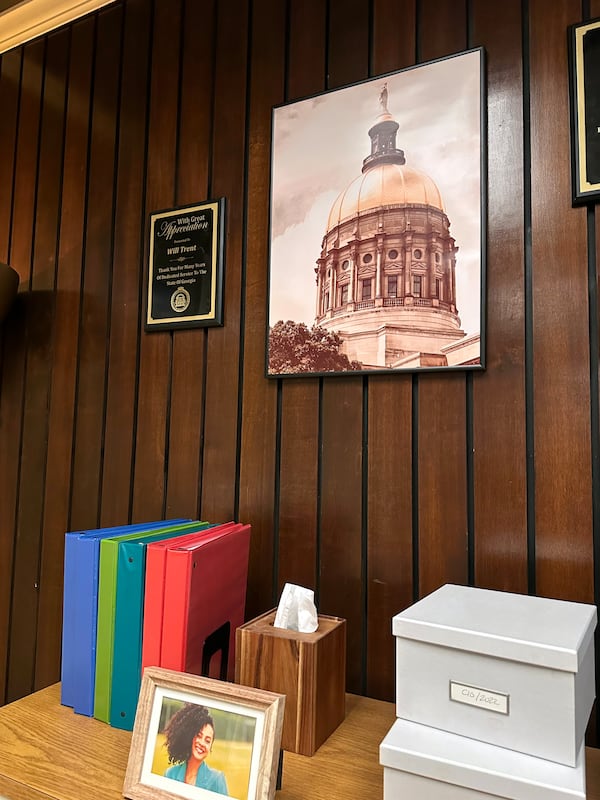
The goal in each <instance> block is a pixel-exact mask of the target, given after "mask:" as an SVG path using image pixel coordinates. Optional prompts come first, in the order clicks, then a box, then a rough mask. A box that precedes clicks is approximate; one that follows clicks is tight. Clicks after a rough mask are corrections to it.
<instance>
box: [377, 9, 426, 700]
mask: <svg viewBox="0 0 600 800" xmlns="http://www.w3.org/2000/svg"><path fill="white" fill-rule="evenodd" d="M415 24H416V11H415V2H414V0H404V2H402V3H391V2H390V0H376V2H375V3H374V14H373V56H372V64H373V72H374V73H375V74H378V73H382V72H390V71H392V70H396V69H402V68H403V67H406V66H409V65H411V64H412V63H413V62H414V55H415V44H416V37H415ZM398 102H399V101H398ZM395 110H396V112H399V111H400V107H399V106H396V109H395ZM399 146H400V147H401V146H402V145H401V143H400V144H399ZM368 403H369V416H368V426H369V433H368V436H369V445H368V527H367V535H368V551H367V569H368V574H367V580H368V584H367V586H368V595H367V615H368V616H367V623H368V627H367V685H366V690H367V694H369V695H370V696H372V697H378V698H380V699H385V700H393V699H394V697H395V676H396V672H395V666H396V659H395V654H394V638H393V636H392V626H391V618H392V617H393V616H394V614H397V613H398V612H399V611H401V610H402V609H404V608H406V607H407V606H409V605H410V604H411V602H412V599H413V580H412V566H411V565H412V556H413V553H412V550H413V547H412V378H411V377H410V376H409V375H394V376H392V377H389V378H388V377H373V378H369V398H368Z"/></svg>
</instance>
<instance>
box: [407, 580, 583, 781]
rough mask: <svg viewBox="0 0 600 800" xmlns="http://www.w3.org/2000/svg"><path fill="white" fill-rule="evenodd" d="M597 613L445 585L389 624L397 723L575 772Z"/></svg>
mask: <svg viewBox="0 0 600 800" xmlns="http://www.w3.org/2000/svg"><path fill="white" fill-rule="evenodd" d="M595 627H596V607H595V606H591V605H585V604H583V603H570V602H565V601H561V600H548V599H545V598H541V597H529V596H526V595H519V594H509V593H508V592H494V591H489V590H486V589H474V588H471V587H468V586H454V585H452V584H447V585H446V586H442V588H441V589H438V590H437V591H436V592H433V594H430V595H429V596H428V597H425V598H424V599H423V600H420V601H419V602H418V603H415V604H414V605H413V606H411V607H410V608H408V609H406V611H403V612H402V613H401V614H398V615H396V616H395V617H394V618H393V620H392V630H393V633H394V635H395V636H396V637H397V638H396V659H397V660H396V713H397V715H398V716H399V717H403V718H404V719H408V720H412V721H413V722H420V723H423V724H425V725H431V726H433V727H435V728H440V729H441V730H445V731H450V732H453V733H458V734H461V735H463V736H469V737H471V738H473V739H480V740H481V741H484V742H490V743H491V744H496V745H499V746H501V747H508V748H511V749H513V750H518V751H520V752H522V753H526V754H528V755H532V756H538V757H539V758H546V759H550V760H551V761H557V762H559V763H561V764H567V765H569V766H571V767H572V766H574V765H575V763H576V761H577V757H578V754H579V750H580V748H581V745H582V743H583V740H584V734H585V729H586V726H587V722H588V719H589V715H590V711H591V708H592V704H593V701H594V697H595V686H594V641H593V634H594V629H595Z"/></svg>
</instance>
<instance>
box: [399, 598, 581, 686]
mask: <svg viewBox="0 0 600 800" xmlns="http://www.w3.org/2000/svg"><path fill="white" fill-rule="evenodd" d="M596 619H597V614H596V606H592V605H586V604H584V603H572V602H568V601H565V600H549V599H547V598H545V597H531V596H529V595H522V594H511V593H509V592H495V591H491V590H489V589H475V588H473V587H471V586H456V585H454V584H449V583H448V584H446V585H445V586H442V587H441V588H440V589H438V590H437V591H435V592H433V593H432V594H430V595H428V596H427V597H424V598H423V599H422V600H419V602H417V603H415V604H414V605H413V606H411V607H410V608H407V609H406V610H405V611H402V612H401V613H400V614H397V615H396V616H395V617H394V618H393V620H392V630H393V633H394V635H395V636H400V637H404V638H407V639H417V640H419V641H423V642H429V643H431V644H438V645H441V646H443V647H451V648H454V649H458V650H468V651H470V652H475V653H481V654H483V655H490V656H495V657H497V658H505V659H508V660H511V661H523V662H526V663H528V664H537V665H539V666H544V667H550V668H551V669H559V670H564V671H566V672H577V671H578V669H579V664H580V663H581V659H582V658H583V656H584V654H585V651H586V648H587V645H588V643H589V642H590V640H591V638H592V636H593V633H594V629H595V627H596Z"/></svg>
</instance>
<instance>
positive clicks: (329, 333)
mask: <svg viewBox="0 0 600 800" xmlns="http://www.w3.org/2000/svg"><path fill="white" fill-rule="evenodd" d="M482 60H483V52H482V51H481V50H480V49H477V50H472V51H468V52H466V53H461V54H459V55H456V56H452V57H449V58H445V59H441V60H438V61H434V62H430V63H427V64H423V65H420V66H418V67H414V68H411V69H407V70H402V71H400V72H396V73H393V74H390V75H386V76H383V77H380V78H375V79H372V80H369V81H365V82H363V83H360V84H356V85H353V86H349V87H346V88H344V89H338V90H335V91H331V92H326V93H324V94H321V95H318V96H315V97H311V98H307V99H305V100H301V101H298V102H294V103H289V104H285V105H282V106H279V107H276V108H275V109H274V110H273V132H272V133H273V138H272V176H271V231H270V263H269V320H268V325H269V330H268V341H267V373H268V375H270V376H286V375H306V374H327V373H344V372H389V371H402V370H405V371H406V370H410V371H414V370H432V369H434V370H435V369H457V368H458V369H480V368H482V367H483V347H482V333H483V312H484V304H483V286H484V281H483V276H484V268H483V264H484V258H483V255H484V243H485V228H484V221H485V208H484V202H483V191H484V189H483V183H484V172H483V157H482V152H483V122H482V108H483V103H482V86H483V79H482V74H483V64H482Z"/></svg>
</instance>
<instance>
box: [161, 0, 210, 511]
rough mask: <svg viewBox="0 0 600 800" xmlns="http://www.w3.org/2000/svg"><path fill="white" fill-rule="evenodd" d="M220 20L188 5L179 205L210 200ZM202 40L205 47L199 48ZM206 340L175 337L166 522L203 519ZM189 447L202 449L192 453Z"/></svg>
mask: <svg viewBox="0 0 600 800" xmlns="http://www.w3.org/2000/svg"><path fill="white" fill-rule="evenodd" d="M215 15H216V10H215V3H214V2H205V3H197V2H195V0H186V3H185V4H184V11H183V26H184V27H183V36H184V38H183V61H182V71H181V99H180V110H179V140H178V148H177V193H176V202H177V204H186V203H197V202H200V201H203V200H206V199H207V198H208V196H209V195H208V171H209V159H210V136H211V131H212V123H213V116H212V111H213V109H212V96H213V82H214V46H215V45H214V37H213V33H214V29H215ZM200 39H202V40H203V42H204V43H205V44H204V46H203V47H198V41H199V40H200ZM206 336H207V332H206V329H204V328H194V329H190V330H186V331H183V330H182V331H174V333H173V372H172V381H171V414H170V423H169V470H168V475H167V505H166V515H167V517H178V516H188V517H192V518H196V517H197V516H198V514H199V506H200V458H199V455H198V450H199V449H200V446H201V441H202V425H203V421H204V413H203V412H204V377H205V358H204V352H205V345H206ZM190 365H192V366H191V369H190ZM190 442H195V443H197V445H198V446H197V447H190Z"/></svg>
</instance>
